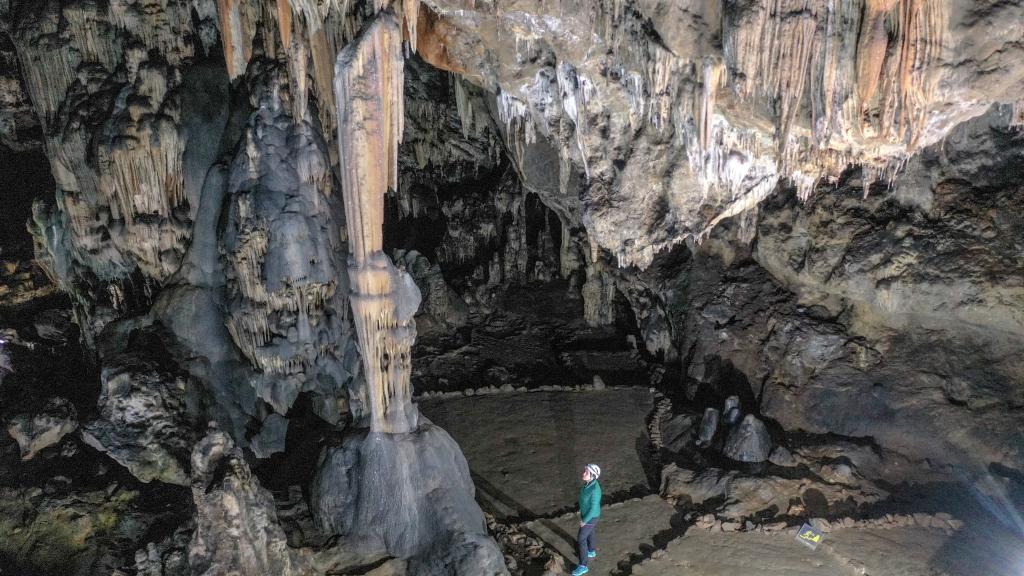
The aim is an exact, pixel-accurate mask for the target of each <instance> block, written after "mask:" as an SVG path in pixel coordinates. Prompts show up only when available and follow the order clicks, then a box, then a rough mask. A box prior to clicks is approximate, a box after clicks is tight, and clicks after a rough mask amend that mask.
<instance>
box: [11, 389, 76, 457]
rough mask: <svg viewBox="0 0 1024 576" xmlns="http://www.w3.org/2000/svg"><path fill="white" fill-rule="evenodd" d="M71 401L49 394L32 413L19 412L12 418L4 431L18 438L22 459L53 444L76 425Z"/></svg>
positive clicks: (74, 411) (16, 439) (32, 455)
mask: <svg viewBox="0 0 1024 576" xmlns="http://www.w3.org/2000/svg"><path fill="white" fill-rule="evenodd" d="M77 418H78V414H77V412H76V410H75V407H74V405H72V404H71V402H69V401H68V400H66V399H64V398H51V399H50V400H49V401H47V403H46V406H44V407H43V409H42V410H41V411H39V412H37V413H35V414H18V415H16V416H14V417H13V418H11V420H10V422H9V423H8V425H7V433H8V434H10V435H11V438H14V440H15V441H17V442H18V448H20V449H21V459H22V460H31V459H32V458H33V457H34V456H35V455H36V454H38V453H39V451H40V450H42V449H43V448H46V447H48V446H53V445H54V444H56V443H57V442H60V439H61V438H63V437H64V436H65V435H66V434H68V433H70V432H73V431H74V430H75V428H78V420H77Z"/></svg>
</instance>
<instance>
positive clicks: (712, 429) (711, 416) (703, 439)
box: [697, 408, 719, 446]
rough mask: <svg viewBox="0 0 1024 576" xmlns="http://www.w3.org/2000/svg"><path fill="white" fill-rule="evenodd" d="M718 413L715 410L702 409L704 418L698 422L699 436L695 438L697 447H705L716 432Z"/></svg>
mask: <svg viewBox="0 0 1024 576" xmlns="http://www.w3.org/2000/svg"><path fill="white" fill-rule="evenodd" d="M718 416H719V412H718V410H716V409H715V408H706V409H704V417H703V418H701V421H700V434H699V435H698V436H697V445H698V446H707V445H708V444H710V443H711V441H712V440H714V438H715V434H716V433H717V432H718Z"/></svg>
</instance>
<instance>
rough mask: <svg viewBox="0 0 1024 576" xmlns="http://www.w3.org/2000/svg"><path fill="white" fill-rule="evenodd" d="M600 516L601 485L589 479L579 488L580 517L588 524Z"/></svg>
mask: <svg viewBox="0 0 1024 576" xmlns="http://www.w3.org/2000/svg"><path fill="white" fill-rule="evenodd" d="M600 517H601V485H600V484H598V483H597V480H591V481H590V482H587V484H586V485H584V486H583V488H582V489H580V519H581V520H582V521H583V523H584V524H590V523H591V522H593V521H595V520H597V519H598V518H600Z"/></svg>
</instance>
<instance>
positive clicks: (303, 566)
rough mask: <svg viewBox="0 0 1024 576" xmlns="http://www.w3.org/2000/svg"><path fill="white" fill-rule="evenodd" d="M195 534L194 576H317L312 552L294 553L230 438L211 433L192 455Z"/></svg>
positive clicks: (270, 502) (190, 559)
mask: <svg viewBox="0 0 1024 576" xmlns="http://www.w3.org/2000/svg"><path fill="white" fill-rule="evenodd" d="M191 469H192V477H191V486H192V498H193V499H194V500H195V505H196V528H195V533H194V534H193V536H192V541H191V544H190V545H189V552H188V564H189V568H190V569H191V574H192V575H193V576H218V575H223V574H280V575H281V576H300V575H301V576H306V575H311V574H314V570H313V568H312V563H311V559H310V557H309V555H308V552H305V551H303V550H295V549H292V548H289V546H288V541H287V539H286V538H285V535H284V531H283V530H282V529H281V527H280V525H278V523H277V515H276V512H275V510H274V500H273V498H272V497H271V495H270V493H269V492H267V491H266V490H264V489H263V488H262V487H261V486H260V483H259V480H257V479H256V478H255V477H254V476H253V474H252V472H251V471H250V470H249V467H248V465H246V463H245V459H244V458H243V456H242V452H241V450H239V449H238V448H237V447H235V445H234V443H233V442H232V441H231V439H230V438H229V437H228V435H227V434H225V433H224V432H222V431H220V430H216V429H213V430H211V431H210V432H209V433H208V434H207V435H206V436H205V437H204V438H203V439H202V440H200V441H199V442H198V443H197V444H196V445H195V448H194V449H193V450H192V454H191Z"/></svg>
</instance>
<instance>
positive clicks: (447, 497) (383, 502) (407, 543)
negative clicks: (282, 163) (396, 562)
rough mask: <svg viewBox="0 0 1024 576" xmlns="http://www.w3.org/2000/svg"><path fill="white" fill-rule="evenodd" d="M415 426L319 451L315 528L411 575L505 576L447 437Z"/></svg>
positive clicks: (470, 485)
mask: <svg viewBox="0 0 1024 576" xmlns="http://www.w3.org/2000/svg"><path fill="white" fill-rule="evenodd" d="M421 422H422V423H421V425H420V427H419V428H418V429H417V430H415V431H413V432H412V433H409V434H380V433H372V432H371V433H368V434H365V435H362V434H361V435H357V436H349V437H348V438H347V439H346V440H345V442H344V444H343V445H341V446H338V447H332V448H328V449H327V450H326V451H325V452H324V453H323V455H322V456H321V459H320V463H319V470H318V472H317V476H316V479H315V480H314V483H313V488H312V502H313V509H314V516H315V517H316V519H317V521H318V523H319V525H320V526H321V528H322V529H323V530H324V531H325V532H327V533H329V534H338V535H341V536H343V537H344V538H346V541H351V542H352V544H351V545H353V546H358V547H360V548H366V549H377V548H384V549H385V550H386V551H387V553H388V554H390V555H392V556H395V557H397V558H402V559H406V560H408V561H409V570H410V573H412V574H422V575H424V576H430V575H441V574H481V575H487V576H494V575H499V574H507V570H506V569H505V566H504V561H503V558H502V555H501V553H500V551H499V550H498V548H497V545H496V544H495V543H494V541H493V540H492V539H491V538H490V536H489V535H488V534H487V529H486V525H485V522H484V516H483V513H482V512H481V511H480V507H479V505H478V504H477V503H476V501H475V500H474V499H473V493H474V488H473V483H472V480H471V479H470V475H469V467H468V465H467V464H466V460H465V457H464V456H463V455H462V452H461V451H460V450H459V448H458V445H456V444H455V442H454V441H453V440H452V439H451V437H450V436H449V435H448V434H447V433H446V432H444V431H443V430H441V429H440V428H438V427H436V426H434V425H433V424H430V423H429V422H426V421H425V420H421ZM396 471H397V472H398V473H397V474H396V473H395V472H396Z"/></svg>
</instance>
